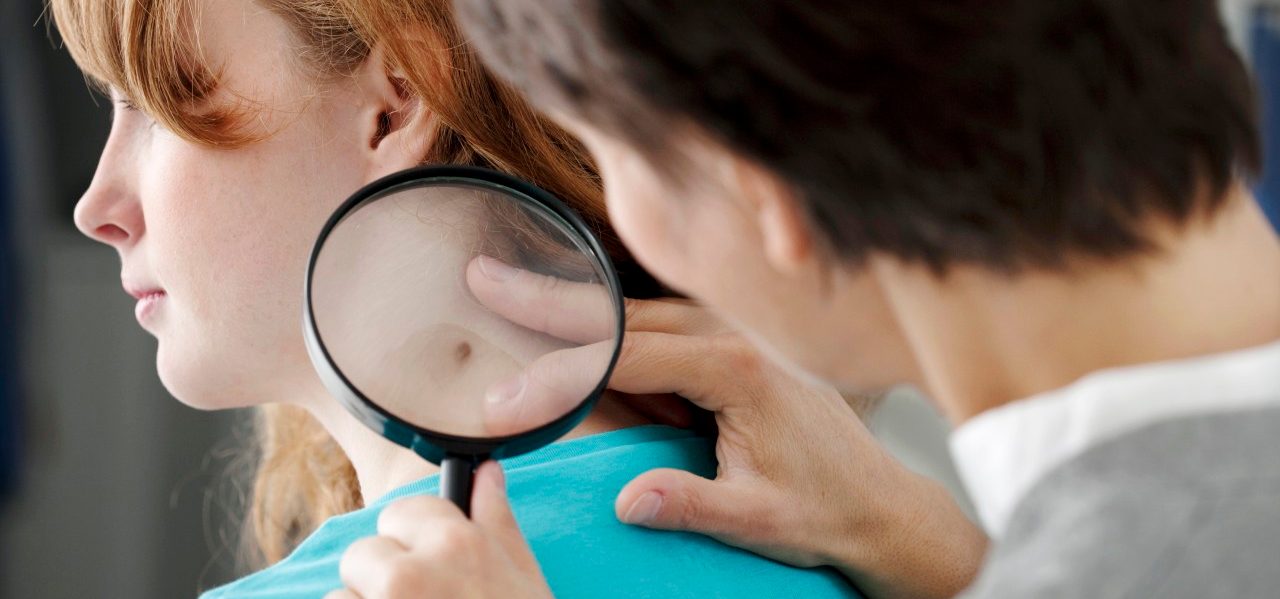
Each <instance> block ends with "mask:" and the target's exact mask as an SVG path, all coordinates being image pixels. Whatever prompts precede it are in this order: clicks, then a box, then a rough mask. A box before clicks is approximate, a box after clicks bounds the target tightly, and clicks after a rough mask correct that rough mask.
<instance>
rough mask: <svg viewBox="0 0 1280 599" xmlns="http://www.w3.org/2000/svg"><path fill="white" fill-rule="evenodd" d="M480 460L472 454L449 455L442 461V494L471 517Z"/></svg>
mask: <svg viewBox="0 0 1280 599" xmlns="http://www.w3.org/2000/svg"><path fill="white" fill-rule="evenodd" d="M480 461H481V460H478V459H476V458H475V457H471V456H457V455H447V456H445V458H444V460H443V461H442V462H440V496H441V497H443V498H445V499H448V500H449V501H452V502H453V504H454V505H456V506H458V507H459V508H461V509H462V513H463V514H466V516H467V517H468V518H470V517H471V488H472V486H473V485H474V483H475V479H476V466H477V465H478V464H479V463H480Z"/></svg>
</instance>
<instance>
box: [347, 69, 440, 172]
mask: <svg viewBox="0 0 1280 599" xmlns="http://www.w3.org/2000/svg"><path fill="white" fill-rule="evenodd" d="M357 77H358V80H359V85H360V88H361V95H362V96H363V97H364V99H365V102H363V103H362V107H361V110H360V119H361V123H360V130H361V132H362V134H363V138H364V140H365V141H366V143H367V144H368V148H367V149H366V152H368V155H369V164H370V167H371V172H370V173H369V175H370V176H369V179H370V180H373V179H376V178H378V177H382V176H384V175H389V174H391V173H394V172H396V171H399V170H403V169H406V168H409V167H412V166H416V165H418V164H420V163H421V162H422V159H423V158H424V157H425V156H426V154H427V150H428V149H429V145H430V143H431V136H432V133H433V132H434V130H435V115H433V114H432V113H431V112H430V111H428V110H427V108H426V106H425V105H424V104H423V102H422V99H421V98H420V97H418V95H417V93H416V92H414V90H413V87H412V86H411V85H409V82H408V80H407V79H406V78H405V77H404V74H403V72H402V71H400V70H399V69H395V68H394V67H393V65H391V64H389V63H388V62H387V60H386V54H385V53H384V52H383V50H382V49H381V48H374V50H373V51H372V52H370V53H369V57H368V58H366V59H365V61H364V64H362V65H361V66H360V69H359V71H358V73H357Z"/></svg>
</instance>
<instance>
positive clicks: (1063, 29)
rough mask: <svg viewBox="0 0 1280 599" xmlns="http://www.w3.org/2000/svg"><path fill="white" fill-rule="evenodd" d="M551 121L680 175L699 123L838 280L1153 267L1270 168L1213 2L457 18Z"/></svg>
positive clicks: (649, 3) (570, 7)
mask: <svg viewBox="0 0 1280 599" xmlns="http://www.w3.org/2000/svg"><path fill="white" fill-rule="evenodd" d="M455 4H456V6H457V8H458V11H457V12H458V16H459V18H460V19H461V20H462V24H463V27H464V29H466V30H467V31H468V33H469V34H470V35H471V36H472V38H473V43H474V44H475V45H476V46H477V47H478V49H479V51H480V53H481V55H482V56H483V57H484V58H485V59H486V60H487V61H488V62H489V63H490V65H491V66H492V67H493V68H494V69H495V70H496V71H497V72H499V73H500V74H502V75H503V76H504V77H506V78H507V79H509V80H510V81H511V82H513V83H514V84H515V85H516V86H517V87H519V88H521V89H523V90H524V91H525V92H526V93H527V94H529V95H530V96H531V97H532V98H533V100H534V102H535V103H536V104H539V105H541V106H543V107H544V108H555V109H559V110H564V111H566V112H567V113H569V114H573V115H576V116H577V117H578V118H581V119H583V120H584V121H585V122H588V123H590V124H592V125H594V126H596V127H599V128H601V129H603V130H605V131H607V132H609V133H610V134H612V135H616V136H618V137H620V138H621V139H622V140H623V141H625V142H628V143H631V144H633V145H635V146H637V147H639V148H640V149H641V150H642V151H644V152H645V153H646V154H647V155H648V156H649V157H650V159H651V160H653V161H654V162H655V164H660V163H661V162H663V160H664V159H663V157H664V156H667V157H669V156H670V155H671V154H672V151H671V150H672V147H673V146H672V144H671V142H672V139H670V133H669V132H670V131H673V130H676V129H675V128H673V127H672V126H671V125H672V124H673V123H680V122H688V123H693V124H696V125H697V126H698V127H700V128H701V129H702V130H703V131H705V132H706V133H709V134H710V135H711V136H712V137H713V138H714V139H716V140H717V141H719V142H720V143H723V144H724V145H726V146H727V147H729V148H730V149H732V150H734V151H735V152H737V153H739V154H741V155H742V156H744V157H747V158H749V159H752V160H755V161H757V162H759V163H760V164H762V165H764V166H766V167H768V168H770V169H772V170H773V171H774V172H776V173H778V174H779V175H781V176H782V177H784V178H785V179H786V180H787V181H788V182H789V183H791V184H792V185H793V186H794V188H795V190H796V191H797V192H798V194H799V195H800V196H801V198H802V199H803V200H804V202H805V206H806V207H807V209H808V211H809V214H808V216H809V218H810V221H811V223H812V224H813V226H814V227H815V229H816V230H817V231H818V232H819V233H820V234H821V236H822V237H823V238H825V239H826V240H827V241H828V242H829V244H830V246H831V247H832V248H834V249H835V250H836V251H838V252H839V254H840V255H841V256H842V257H844V258H847V259H853V260H860V259H862V258H864V257H865V256H866V255H867V254H868V253H870V252H873V251H880V252H886V253H888V254H891V255H894V256H897V257H900V258H903V259H906V260H911V261H920V262H924V263H926V264H928V265H930V266H931V267H933V268H934V269H935V270H938V271H943V270H945V269H946V267H948V266H950V265H952V264H954V263H958V262H967V263H977V264H981V265H985V266H989V267H994V268H999V269H1002V270H1016V269H1018V268H1021V267H1025V266H1038V267H1051V268H1052V267H1059V266H1062V265H1064V264H1065V262H1066V259H1067V257H1068V256H1072V255H1076V254H1084V255H1088V256H1093V257H1102V258H1110V257H1120V256H1127V255H1130V254H1133V253H1136V252H1142V251H1145V250H1148V249H1151V248H1152V247H1153V241H1152V240H1151V239H1150V238H1149V236H1148V234H1146V233H1145V231H1148V230H1149V229H1147V228H1146V225H1147V223H1148V222H1149V221H1151V220H1153V219H1162V220H1165V221H1170V222H1174V223H1186V222H1188V221H1189V220H1191V219H1192V218H1193V217H1194V216H1195V215H1196V214H1198V213H1211V212H1212V211H1213V210H1215V209H1216V208H1217V207H1219V206H1220V205H1222V203H1223V202H1224V201H1225V197H1226V196H1227V195H1228V194H1227V191H1228V190H1229V189H1230V188H1231V186H1232V185H1233V184H1234V183H1235V182H1236V181H1237V180H1238V179H1239V178H1241V176H1244V177H1251V176H1253V175H1255V174H1256V172H1257V169H1258V165H1259V163H1260V160H1261V158H1260V150H1259V141H1258V133H1257V116H1256V109H1255V99H1254V98H1255V94H1254V89H1253V85H1252V82H1251V81H1250V78H1249V76H1248V74H1247V72H1246V70H1245V68H1244V66H1243V64H1242V63H1241V61H1240V59H1239V57H1238V56H1237V54H1236V53H1235V51H1234V50H1233V49H1232V48H1231V47H1230V45H1229V43H1228V41H1227V37H1226V34H1225V31H1224V28H1223V25H1222V22H1221V19H1220V17H1219V15H1218V13H1217V6H1216V2H1214V1H1213V0H1166V1H1164V2H1159V3H1152V2H1149V1H1144V0H932V1H912V2H903V1H902V0H857V1H852V2H850V1H847V0H538V1H536V2H529V1H527V0H455Z"/></svg>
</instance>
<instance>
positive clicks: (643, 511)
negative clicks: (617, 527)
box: [622, 491, 662, 524]
mask: <svg viewBox="0 0 1280 599" xmlns="http://www.w3.org/2000/svg"><path fill="white" fill-rule="evenodd" d="M660 509H662V494H661V493H658V492H657V491H649V492H647V493H645V494H643V495H641V496H640V498H639V499H637V500H636V501H635V503H632V504H631V509H629V510H627V513H626V514H623V516H622V521H623V522H626V523H627V524H648V523H650V522H653V519H654V517H656V516H657V515H658V510H660Z"/></svg>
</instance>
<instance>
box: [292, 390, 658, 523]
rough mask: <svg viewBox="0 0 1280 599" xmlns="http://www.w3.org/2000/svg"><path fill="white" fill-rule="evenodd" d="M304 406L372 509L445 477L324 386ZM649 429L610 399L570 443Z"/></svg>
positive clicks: (605, 399) (641, 419) (606, 398)
mask: <svg viewBox="0 0 1280 599" xmlns="http://www.w3.org/2000/svg"><path fill="white" fill-rule="evenodd" d="M302 405H303V407H305V408H306V409H307V411H308V412H310V413H311V415H312V416H313V417H315V419H316V420H317V421H319V422H320V424H321V425H322V426H324V428H325V430H327V431H328V432H329V434H330V435H332V436H333V438H334V440H336V441H337V443H338V445H339V446H340V447H342V451H343V452H344V453H346V454H347V458H348V459H350V460H351V465H352V466H353V467H354V468H355V471H356V478H357V479H358V480H359V483H360V495H361V497H362V498H363V503H364V504H365V505H368V504H369V503H370V502H371V501H376V500H377V499H378V498H379V497H382V496H383V495H385V494H386V493H388V492H389V491H391V490H393V489H395V488H397V487H400V486H403V485H405V484H408V483H410V482H413V481H415V480H418V479H421V478H423V477H426V476H430V475H432V474H435V473H436V472H439V470H440V469H439V467H437V466H436V465H435V464H432V463H431V462H428V461H426V460H424V459H422V458H421V457H419V456H418V455H417V454H415V453H413V452H412V451H409V450H407V449H405V448H403V447H400V446H399V445H396V444H395V443H392V442H390V441H388V440H386V439H384V438H383V437H382V436H381V435H379V434H378V433H375V432H373V431H372V430H370V429H369V428H368V427H366V426H364V425H363V424H361V423H360V421H358V420H356V418H355V417H354V416H352V415H351V414H350V413H348V412H347V411H346V410H345V409H344V408H343V407H342V406H341V405H339V404H338V402H337V401H335V400H333V398H332V397H331V396H330V395H329V394H328V393H327V392H326V391H324V389H323V388H322V387H320V385H319V381H316V383H315V389H313V390H312V393H310V394H307V395H306V396H304V397H303V399H302ZM644 424H649V421H648V420H646V419H645V418H644V417H642V416H640V415H639V414H638V413H636V412H635V411H634V410H632V409H631V408H629V407H628V406H627V405H626V404H625V403H624V402H622V401H620V400H619V399H618V398H617V397H614V396H613V395H612V394H611V393H606V394H605V396H604V397H603V398H601V400H600V402H599V404H597V405H596V408H595V409H594V410H592V412H591V414H589V415H588V416H587V417H586V418H585V419H584V420H583V421H582V423H581V424H579V425H578V426H577V427H575V428H574V429H573V430H572V431H570V432H569V434H568V435H566V436H565V438H574V437H584V436H587V435H595V434H599V433H604V432H608V431H612V430H618V429H623V428H629V427H633V426H640V425H644Z"/></svg>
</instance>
